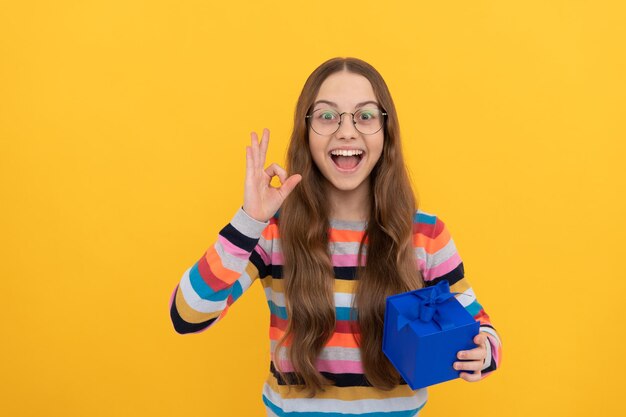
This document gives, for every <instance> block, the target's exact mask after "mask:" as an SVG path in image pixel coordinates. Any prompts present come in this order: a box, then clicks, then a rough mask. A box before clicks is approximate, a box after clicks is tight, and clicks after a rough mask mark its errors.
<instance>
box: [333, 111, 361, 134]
mask: <svg viewBox="0 0 626 417" xmlns="http://www.w3.org/2000/svg"><path fill="white" fill-rule="evenodd" d="M344 116H345V118H344ZM339 120H340V122H339V129H337V132H336V135H337V137H338V138H340V139H349V138H355V137H357V135H358V134H359V131H358V130H356V127H355V126H354V115H353V114H352V113H348V112H344V113H341V114H340V115H339Z"/></svg>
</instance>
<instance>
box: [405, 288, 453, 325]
mask: <svg viewBox="0 0 626 417" xmlns="http://www.w3.org/2000/svg"><path fill="white" fill-rule="evenodd" d="M430 288H431V290H430V291H428V292H424V291H415V292H411V293H410V295H411V296H413V297H415V298H417V317H415V318H409V317H406V316H405V315H403V314H400V315H399V316H398V331H400V330H402V329H403V328H404V327H406V326H408V325H409V324H410V323H413V322H415V321H417V320H419V321H421V322H424V323H428V322H430V321H432V322H434V323H435V324H436V325H438V326H439V328H440V329H441V330H448V329H451V328H453V327H454V323H453V322H452V321H450V320H448V319H446V318H445V317H443V316H442V315H441V313H440V310H439V308H440V307H441V305H442V304H443V303H445V302H446V301H448V300H449V299H450V298H452V297H454V296H455V295H456V294H459V293H451V292H450V287H449V285H448V282H447V281H441V282H440V283H439V284H437V285H435V286H433V287H430ZM411 316H413V314H411Z"/></svg>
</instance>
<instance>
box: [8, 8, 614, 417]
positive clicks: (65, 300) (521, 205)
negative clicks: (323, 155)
mask: <svg viewBox="0 0 626 417" xmlns="http://www.w3.org/2000/svg"><path fill="white" fill-rule="evenodd" d="M295 3H297V4H295ZM625 41H626V7H625V6H624V3H623V2H621V1H613V2H610V1H598V0H595V1H591V0H589V1H582V0H581V1H575V0H570V1H549V0H532V1H529V0H525V1H500V0H493V1H464V0H463V1H461V0H459V1H416V2H413V1H406V2H386V3H385V2H382V1H380V0H379V1H366V0H361V1H335V2H306V3H305V2H293V1H271V2H270V1H250V2H242V1H237V0H234V1H225V2H211V1H182V2H181V1H137V0H133V1H128V0H125V1H120V0H116V1H69V0H66V1H50V2H44V1H15V2H9V1H3V2H2V4H1V5H0V139H1V144H0V146H1V148H0V175H1V196H2V197H1V198H2V200H1V208H0V211H1V217H0V233H1V235H2V240H1V242H2V246H1V254H2V255H1V256H2V259H1V262H0V276H1V281H0V285H1V287H0V290H1V294H2V303H1V307H0V308H1V310H0V313H1V317H2V340H1V343H0V358H1V360H0V367H1V368H0V375H1V377H0V380H1V382H0V384H1V385H0V415H2V416H37V417H39V416H151V417H157V416H200V415H205V416H218V415H219V416H243V415H245V416H261V415H263V412H264V411H263V406H262V402H261V386H262V383H263V380H264V378H265V376H266V373H267V370H268V359H269V358H268V354H269V344H268V337H267V329H268V315H267V314H266V311H267V307H266V304H265V300H264V297H263V293H262V291H261V288H260V286H259V285H258V284H255V285H254V286H253V288H252V289H251V290H250V291H249V293H246V294H245V295H244V297H243V298H242V299H241V300H239V301H238V302H237V303H236V304H235V305H234V306H233V308H232V309H231V310H230V312H229V314H228V316H227V317H226V319H225V320H224V321H223V322H221V323H220V324H218V325H217V326H215V327H214V328H212V329H210V331H207V332H205V333H202V334H199V335H188V336H180V335H177V334H175V333H174V330H173V329H172V326H171V324H170V321H169V315H168V303H169V297H170V294H171V292H172V290H173V289H174V287H175V285H176V284H177V282H178V280H179V279H180V277H181V275H182V273H183V272H184V270H185V269H186V268H188V267H189V266H191V265H192V264H193V263H194V262H195V261H197V259H199V257H200V256H202V254H203V253H204V250H205V249H206V248H207V247H208V246H209V245H210V244H211V243H212V242H213V241H214V239H215V238H216V236H217V232H218V231H219V229H220V228H221V227H222V226H223V225H225V224H226V223H227V222H228V221H229V220H230V218H231V216H232V215H233V214H234V213H235V211H236V209H237V208H238V207H239V205H240V204H241V203H242V201H243V179H244V172H245V146H246V144H247V143H248V141H249V132H250V131H252V130H257V131H260V130H261V129H262V128H263V127H269V128H270V129H271V131H272V136H271V143H270V152H269V156H268V161H276V162H280V163H282V162H283V160H284V152H285V149H286V146H287V139H288V135H289V132H290V129H291V126H292V115H293V110H294V106H295V102H296V98H297V95H298V94H299V92H300V89H301V87H302V85H303V83H304V81H305V79H306V77H307V76H308V74H309V73H310V72H311V71H312V70H313V69H314V68H315V67H316V66H317V65H319V64H320V63H321V62H323V61H324V60H326V59H328V58H331V57H334V56H356V57H360V58H362V59H365V60H367V61H369V62H370V63H372V64H373V65H374V66H375V67H376V68H378V69H379V70H380V72H381V73H382V74H383V76H384V77H385V79H386V80H387V82H388V84H389V87H390V89H391V92H392V94H393V96H394V98H395V100H396V105H397V108H398V113H399V118H400V122H401V126H402V133H403V140H404V146H405V152H406V155H407V163H408V165H409V168H410V171H411V173H412V178H413V181H414V183H415V186H416V191H417V193H418V195H419V198H420V201H421V207H422V208H423V209H424V210H426V211H428V212H431V213H435V214H437V215H439V216H440V217H441V218H442V219H443V220H444V222H446V224H447V225H448V227H449V228H450V230H451V233H452V236H453V238H454V239H455V242H456V244H457V247H458V249H459V252H460V254H461V257H462V258H463V260H464V262H465V267H466V274H467V277H468V279H469V281H470V282H471V283H472V284H473V286H474V288H475V290H476V292H477V293H478V296H479V300H480V301H481V302H482V303H483V305H484V306H485V308H486V310H487V312H488V313H489V314H490V315H491V317H492V320H493V322H494V324H495V326H496V327H497V329H498V331H499V332H500V334H501V336H502V339H503V341H504V361H503V364H502V368H501V369H500V370H498V371H497V372H496V373H495V374H493V375H492V376H490V377H489V378H487V379H486V380H484V381H482V382H480V383H476V384H469V383H466V382H464V381H460V380H456V381H452V382H449V383H445V384H441V385H437V386H435V387H434V388H432V389H430V400H429V403H428V404H427V406H426V408H425V409H424V411H423V413H422V414H420V415H423V416H426V417H428V416H452V415H464V416H468V417H469V416H481V417H488V416H544V415H545V416H592V415H602V416H618V415H624V414H623V413H624V406H623V405H622V404H623V400H622V396H623V393H622V391H623V388H622V387H623V380H624V377H623V375H624V372H625V368H626V367H625V365H626V360H625V359H624V351H625V349H624V339H625V337H624V331H625V330H626V329H625V325H624V320H625V318H624V315H623V306H624V302H623V301H622V300H623V299H624V298H625V297H626V286H625V284H624V282H625V279H626V276H625V275H626V274H625V273H624V266H623V262H624V258H625V256H624V255H625V253H624V243H623V237H624V232H625V231H626V227H625V225H626V224H625V223H626V222H625V220H624V215H625V213H626V210H625V209H626V207H625V203H624V202H625V198H624V196H623V194H624V190H625V189H626V184H625V182H626V181H625V177H626V175H625V170H624V165H625V162H624V157H625V156H626V155H625V145H624V140H625V138H626V135H625V133H626V129H625V127H624V114H625V107H626V105H625V97H626V76H625V74H626V60H625V56H626V49H625V47H624V45H625Z"/></svg>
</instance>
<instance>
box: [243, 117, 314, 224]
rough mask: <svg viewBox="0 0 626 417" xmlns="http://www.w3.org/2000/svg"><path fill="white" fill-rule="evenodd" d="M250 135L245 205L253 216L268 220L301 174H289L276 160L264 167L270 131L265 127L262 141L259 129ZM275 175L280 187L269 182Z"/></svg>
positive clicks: (247, 154) (298, 180) (300, 178)
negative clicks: (258, 134) (259, 136)
mask: <svg viewBox="0 0 626 417" xmlns="http://www.w3.org/2000/svg"><path fill="white" fill-rule="evenodd" d="M250 136H251V146H246V182H245V191H244V198H243V209H244V211H245V212H246V213H247V214H248V216H250V217H252V218H253V219H256V220H258V221H261V222H266V221H268V220H269V219H270V218H271V217H272V216H273V215H274V213H276V212H277V211H278V209H279V208H280V206H281V204H282V203H283V201H285V198H287V196H288V195H289V193H290V192H291V191H292V190H293V189H294V188H295V187H296V185H298V183H299V182H300V180H302V175H300V174H293V175H291V176H290V177H287V171H285V170H284V169H283V168H282V167H281V166H280V165H278V164H275V163H274V164H271V165H270V166H269V167H267V168H266V169H263V167H264V166H265V157H266V155H267V147H268V144H269V141H270V131H269V130H268V129H263V136H262V137H261V143H260V144H259V138H258V136H257V134H256V132H252V133H251V134H250ZM274 176H278V178H279V179H280V182H281V186H280V187H273V186H271V185H270V182H271V181H272V178H273V177H274Z"/></svg>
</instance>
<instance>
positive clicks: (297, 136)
mask: <svg viewBox="0 0 626 417" xmlns="http://www.w3.org/2000/svg"><path fill="white" fill-rule="evenodd" d="M340 71H348V72H351V73H355V74H359V75H362V76H364V77H365V78H367V79H368V80H369V81H370V83H371V85H372V87H373V90H374V93H375V95H376V98H377V100H378V102H379V105H380V106H381V107H382V108H383V109H384V111H386V112H387V113H388V116H387V120H386V123H385V126H384V144H383V151H382V155H381V157H380V159H379V160H378V162H377V164H376V165H375V167H374V169H373V170H372V172H371V174H370V199H371V200H370V202H371V204H370V213H369V220H368V223H367V224H368V225H367V230H366V233H365V236H364V237H363V240H362V241H361V244H360V246H359V253H358V259H359V266H358V268H357V278H358V281H357V287H356V294H355V297H354V301H353V307H356V306H358V314H357V315H358V319H357V322H358V329H354V330H356V331H355V334H356V335H357V342H358V344H359V349H360V351H361V359H362V362H363V367H364V371H365V376H366V378H367V379H368V381H369V382H370V383H371V384H372V385H373V386H375V387H378V388H381V389H391V388H393V387H394V386H396V385H397V384H398V383H399V382H400V376H399V374H398V373H397V371H396V370H395V369H394V367H393V366H392V365H391V363H390V362H389V361H388V359H387V358H386V357H385V355H384V354H383V352H382V332H383V319H384V313H385V300H386V297H387V296H389V295H392V294H397V293H400V292H404V291H409V290H413V289H417V288H421V287H422V286H423V279H422V277H421V274H420V273H419V270H418V268H417V260H416V257H415V253H414V249H413V240H412V236H413V234H412V227H413V216H414V214H415V210H416V208H417V202H416V199H415V196H414V194H413V190H412V188H411V183H410V180H409V177H408V173H407V171H406V167H405V165H404V159H403V157H402V149H401V144H400V131H399V125H398V119H397V116H396V111H395V106H394V104H393V100H392V98H391V94H390V93H389V89H388V88H387V85H386V84H385V81H384V80H383V78H382V76H381V75H380V74H379V73H378V71H376V69H374V67H372V66H371V65H369V64H368V63H366V62H364V61H361V60H359V59H356V58H334V59H330V60H328V61H326V62H324V63H323V64H322V65H320V66H319V67H318V68H317V69H316V70H315V71H313V73H312V74H311V75H310V76H309V78H308V79H307V81H306V83H305V84H304V87H303V89H302V92H301V93H300V97H299V99H298V103H297V105H296V111H295V118H294V127H293V132H292V134H291V141H290V144H289V149H288V151H287V164H286V165H287V171H288V172H289V174H292V173H299V174H302V181H301V183H300V184H299V185H298V186H297V187H296V188H295V189H294V191H293V192H292V193H291V194H290V195H289V196H288V197H287V199H286V200H285V202H284V203H283V205H282V208H281V210H280V219H279V222H278V223H279V234H280V236H281V246H282V250H283V255H284V266H283V278H284V283H285V284H284V286H285V300H286V301H285V303H286V308H287V314H288V317H289V321H288V324H287V329H286V331H285V334H284V336H283V338H282V339H281V340H280V341H279V342H278V344H277V346H276V349H275V357H274V363H275V364H276V367H277V369H278V370H279V372H280V373H281V375H282V376H283V378H284V379H285V380H286V378H285V374H284V373H283V372H281V371H280V360H278V358H279V357H280V356H279V355H278V352H279V350H280V349H282V348H286V349H287V357H288V359H289V361H290V362H291V363H292V365H293V367H294V371H295V372H294V373H293V374H292V375H294V376H295V379H294V380H291V381H287V383H289V384H291V385H297V386H303V388H304V389H307V390H309V393H310V395H311V396H313V395H314V394H315V393H316V392H317V391H318V390H324V385H328V384H329V383H330V381H328V380H327V379H326V378H324V376H323V375H322V374H320V372H319V371H318V370H317V369H316V366H315V363H316V360H317V358H318V356H319V354H320V352H321V351H322V349H323V347H324V346H325V344H326V343H327V342H328V340H329V338H330V337H331V336H332V334H333V332H334V329H335V303H334V297H333V283H334V281H333V280H334V273H333V267H332V262H331V258H330V253H329V249H328V229H329V227H330V223H329V219H328V215H329V207H328V204H327V199H326V197H325V194H324V189H325V183H326V179H325V178H324V176H323V175H322V173H321V172H320V170H319V169H318V167H317V166H316V165H315V163H314V161H313V159H312V156H311V153H310V151H309V145H308V141H309V135H308V127H307V124H306V121H305V116H306V115H307V114H308V113H309V112H310V111H311V110H312V105H313V101H314V100H315V98H316V96H317V94H318V92H319V89H320V86H321V84H322V83H323V82H324V80H325V79H326V78H327V77H328V76H329V75H331V74H334V73H336V72H340ZM366 237H367V239H368V244H367V262H366V265H362V255H363V248H364V243H365V238H366ZM353 311H354V310H353ZM286 342H287V343H286Z"/></svg>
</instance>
